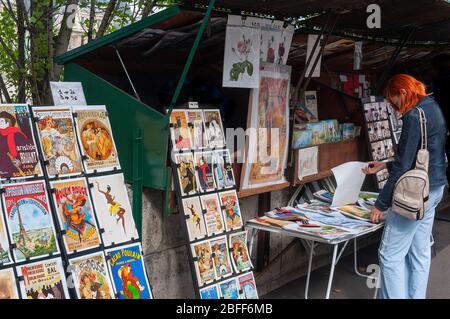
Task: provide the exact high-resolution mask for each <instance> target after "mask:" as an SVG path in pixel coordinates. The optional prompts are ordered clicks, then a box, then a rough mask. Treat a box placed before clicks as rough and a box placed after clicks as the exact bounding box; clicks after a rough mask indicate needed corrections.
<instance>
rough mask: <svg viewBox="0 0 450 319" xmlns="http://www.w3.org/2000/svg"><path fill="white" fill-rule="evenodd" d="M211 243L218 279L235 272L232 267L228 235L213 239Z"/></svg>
mask: <svg viewBox="0 0 450 319" xmlns="http://www.w3.org/2000/svg"><path fill="white" fill-rule="evenodd" d="M210 245H211V253H212V258H213V263H214V271H215V273H216V279H217V280H219V279H220V278H222V277H227V276H230V275H231V274H232V273H233V269H232V268H231V261H230V254H229V250H228V244H227V237H226V236H221V237H218V238H215V239H212V240H211V241H210Z"/></svg>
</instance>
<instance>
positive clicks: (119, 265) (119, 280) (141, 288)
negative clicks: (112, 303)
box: [105, 243, 153, 299]
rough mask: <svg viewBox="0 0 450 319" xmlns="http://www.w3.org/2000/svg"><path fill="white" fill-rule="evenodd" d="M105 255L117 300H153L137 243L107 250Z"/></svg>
mask: <svg viewBox="0 0 450 319" xmlns="http://www.w3.org/2000/svg"><path fill="white" fill-rule="evenodd" d="M105 253H106V255H107V256H109V257H108V267H109V270H110V274H111V277H112V281H113V285H114V289H115V292H116V296H118V298H119V299H153V294H152V291H151V288H150V284H149V282H148V277H147V272H146V271H145V266H144V261H143V256H142V248H141V245H140V244H139V243H138V244H131V245H126V246H121V247H117V248H112V249H108V250H106V251H105Z"/></svg>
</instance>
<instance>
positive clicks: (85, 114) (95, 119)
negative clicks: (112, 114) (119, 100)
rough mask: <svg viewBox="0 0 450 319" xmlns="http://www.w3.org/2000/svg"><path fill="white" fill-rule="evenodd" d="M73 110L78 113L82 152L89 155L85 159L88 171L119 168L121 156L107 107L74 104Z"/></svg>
mask: <svg viewBox="0 0 450 319" xmlns="http://www.w3.org/2000/svg"><path fill="white" fill-rule="evenodd" d="M72 110H73V112H74V114H76V116H75V123H76V127H77V134H78V140H79V142H80V148H81V154H82V155H84V156H86V157H87V158H86V159H85V160H83V164H84V169H85V171H86V173H93V172H95V171H96V170H97V171H108V170H112V169H114V168H117V169H119V168H120V163H119V158H118V156H117V149H116V144H115V143H114V138H113V134H112V131H111V125H110V124H109V118H108V113H107V112H106V107H105V106H104V105H101V106H74V107H73V108H72Z"/></svg>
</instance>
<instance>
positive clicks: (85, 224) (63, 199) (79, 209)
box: [50, 178, 100, 253]
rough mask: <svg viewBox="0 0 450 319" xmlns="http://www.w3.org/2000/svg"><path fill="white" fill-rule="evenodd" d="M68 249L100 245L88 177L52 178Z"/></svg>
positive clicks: (74, 250)
mask: <svg viewBox="0 0 450 319" xmlns="http://www.w3.org/2000/svg"><path fill="white" fill-rule="evenodd" d="M50 186H51V187H52V188H53V189H54V192H53V199H54V202H55V206H56V209H57V214H58V219H59V223H60V226H61V229H63V230H64V232H65V233H64V234H63V239H64V244H65V248H66V251H67V252H68V253H73V252H78V251H82V250H86V249H89V248H93V247H98V246H99V245H100V235H99V232H98V227H97V223H96V221H95V216H94V212H93V210H92V205H91V200H90V199H89V194H88V190H87V185H86V180H85V179H84V178H77V179H70V180H64V181H54V182H50Z"/></svg>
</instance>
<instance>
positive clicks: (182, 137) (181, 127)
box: [170, 110, 192, 151]
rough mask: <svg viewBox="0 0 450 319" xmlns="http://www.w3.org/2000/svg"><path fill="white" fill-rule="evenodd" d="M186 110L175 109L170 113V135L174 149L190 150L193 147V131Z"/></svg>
mask: <svg viewBox="0 0 450 319" xmlns="http://www.w3.org/2000/svg"><path fill="white" fill-rule="evenodd" d="M185 111H186V110H173V111H172V113H170V136H171V138H172V149H173V150H174V151H179V150H188V149H190V148H191V147H192V142H191V131H190V129H189V126H188V121H187V117H186V112H185Z"/></svg>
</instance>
